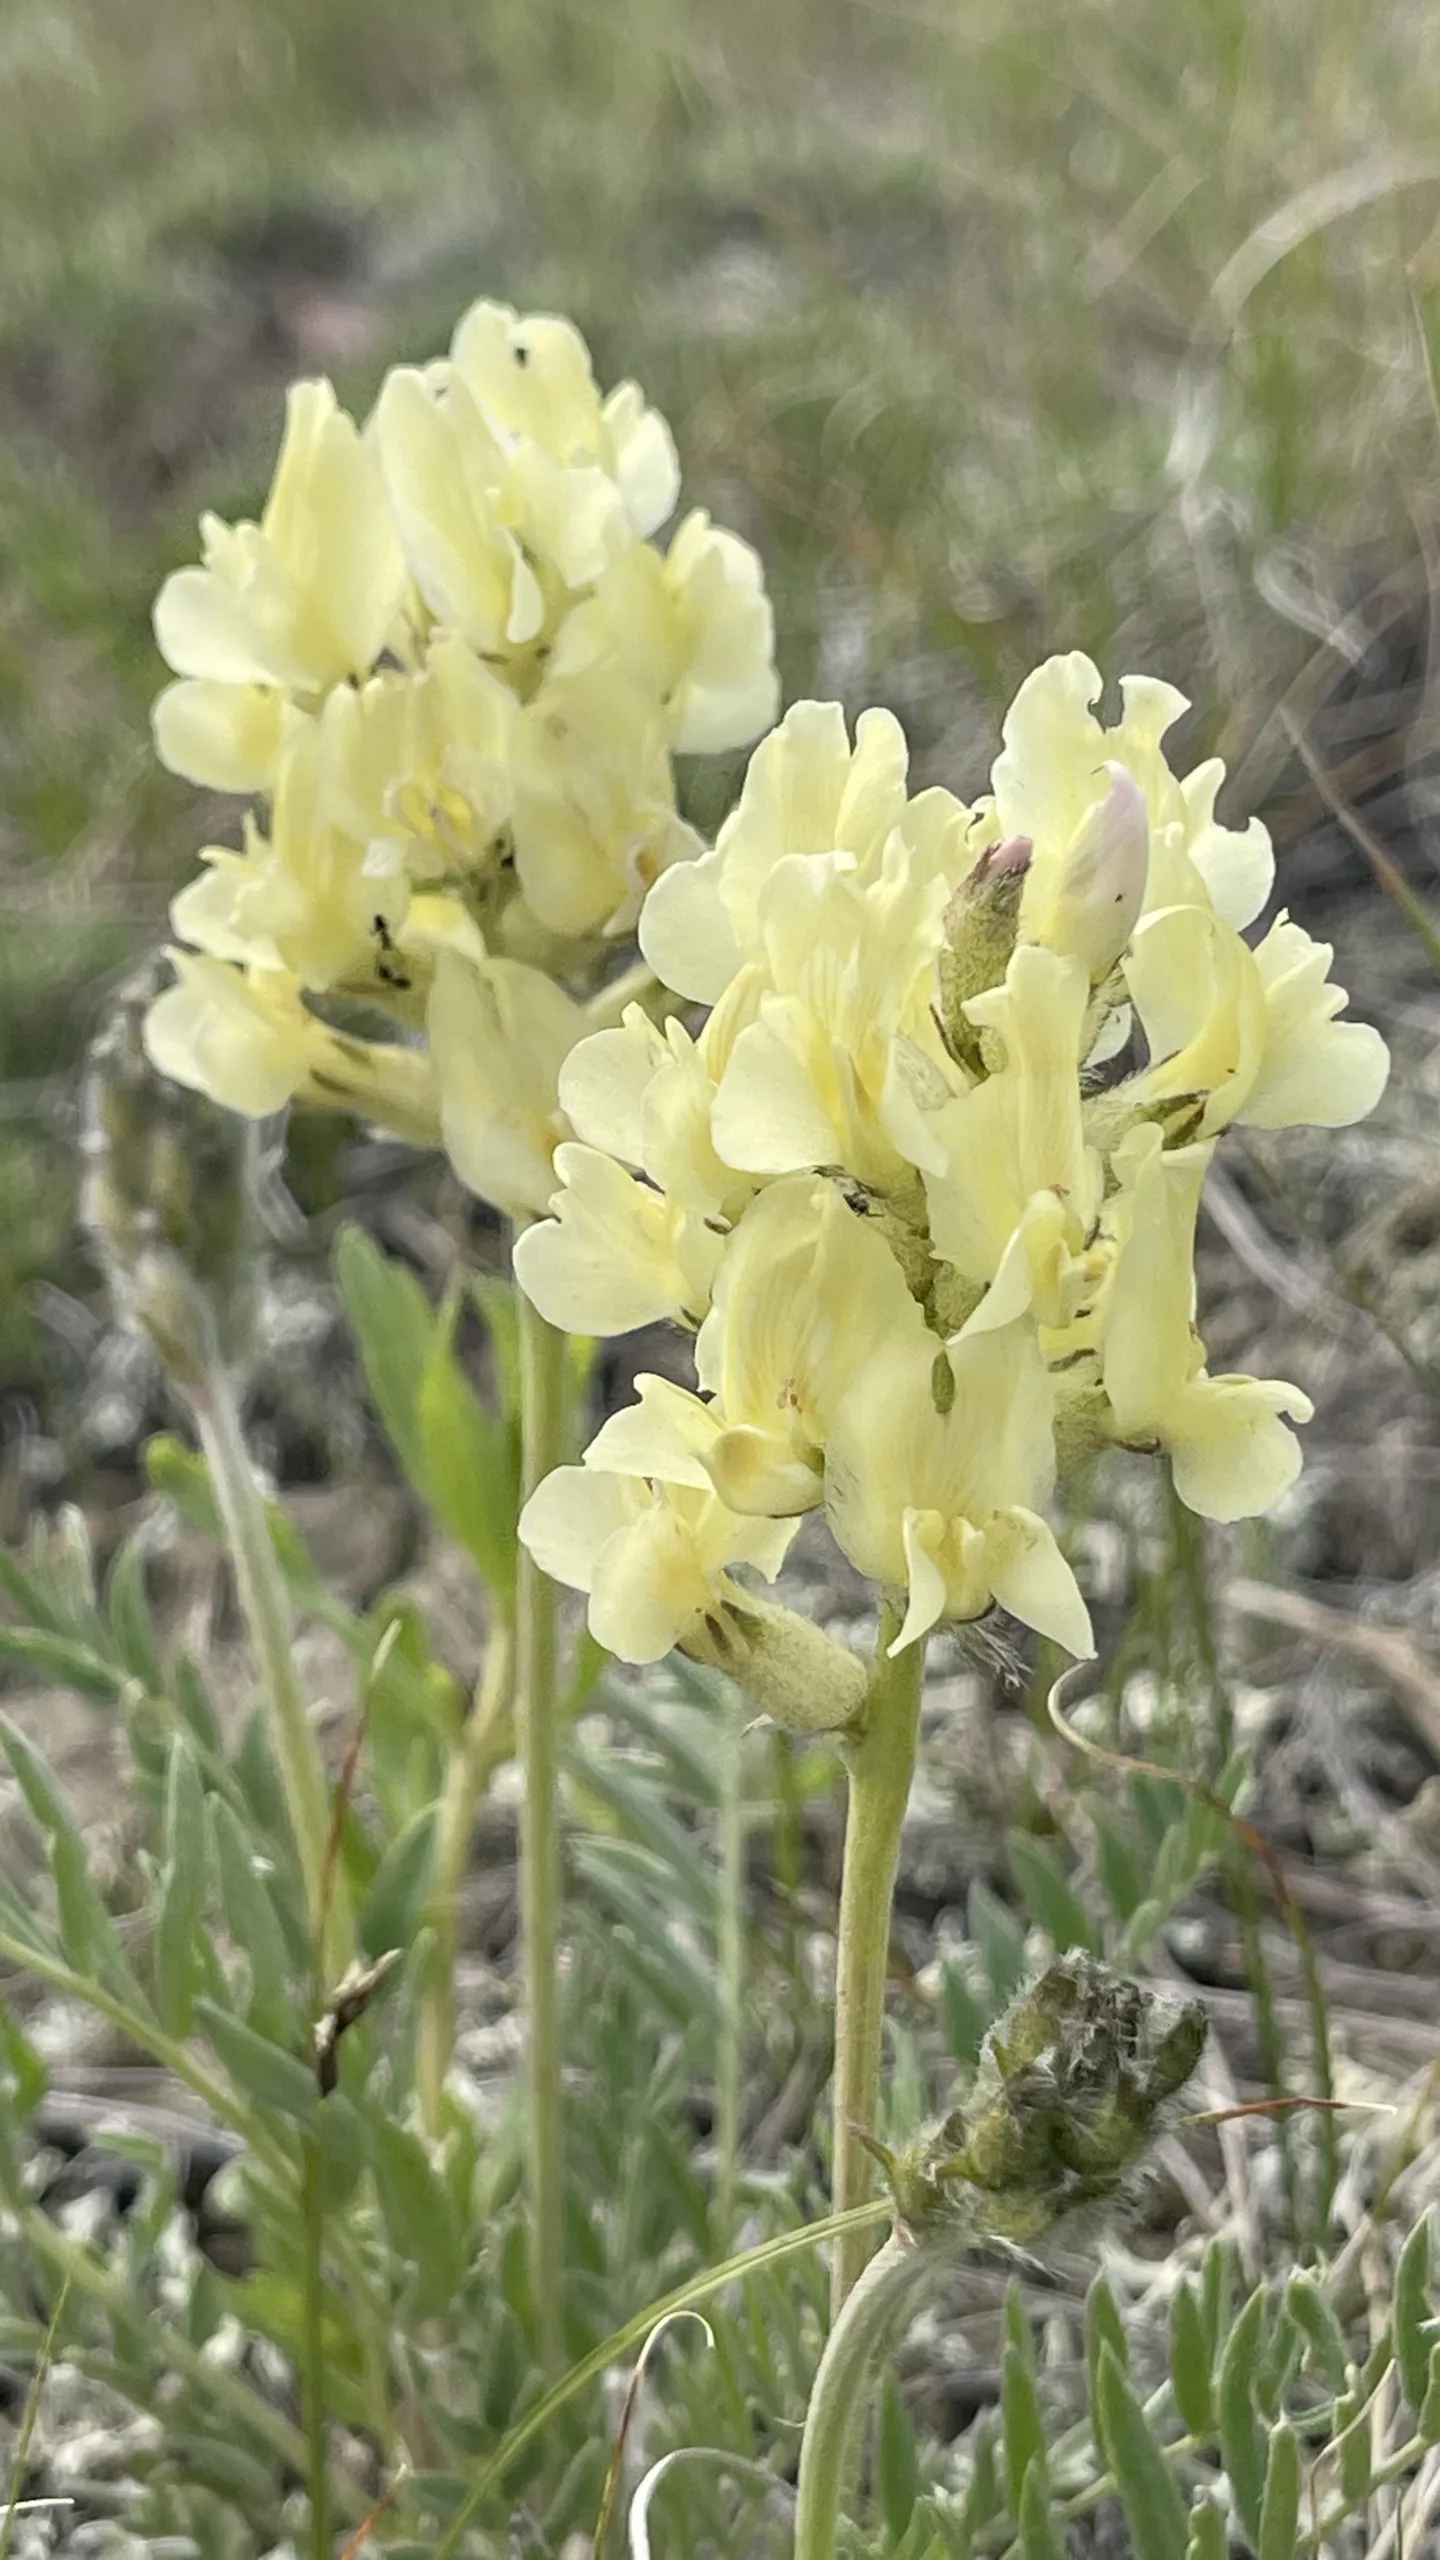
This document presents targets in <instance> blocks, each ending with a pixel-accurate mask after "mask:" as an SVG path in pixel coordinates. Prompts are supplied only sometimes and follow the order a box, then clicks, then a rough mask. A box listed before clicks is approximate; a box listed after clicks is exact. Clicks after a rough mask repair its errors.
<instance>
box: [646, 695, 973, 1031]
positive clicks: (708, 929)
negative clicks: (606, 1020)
mask: <svg viewBox="0 0 1440 2560" xmlns="http://www.w3.org/2000/svg"><path fill="white" fill-rule="evenodd" d="M907 765H908V755H907V750H906V746H905V737H904V732H903V731H902V729H901V727H900V723H899V722H898V720H896V719H895V717H894V715H893V713H891V712H889V711H864V712H862V713H861V715H860V718H859V720H858V722H857V723H856V729H855V742H854V745H853V747H852V745H851V742H850V737H849V733H848V731H847V729H846V726H845V715H844V713H843V711H842V710H841V709H840V706H839V704H838V703H834V702H798V703H796V704H794V705H793V707H792V708H791V709H790V710H789V711H787V713H786V715H785V717H784V719H783V720H782V721H781V723H780V726H779V728H778V729H775V730H773V731H772V732H771V734H770V736H769V737H768V738H765V739H762V741H761V743H760V745H759V746H758V747H757V748H756V750H755V753H754V754H753V756H752V757H751V759H750V765H749V770H748V772H747V773H746V776H745V784H744V788H743V790H742V792H741V795H740V799H739V802H738V805H737V806H736V808H735V809H734V810H733V812H732V813H731V815H730V817H728V818H727V819H726V821H725V824H724V826H723V827H722V828H721V830H720V833H719V836H718V838H717V840H716V844H715V849H714V851H713V852H712V853H708V854H706V855H705V856H704V857H703V859H702V860H701V861H699V862H695V863H690V864H688V865H687V866H686V868H685V869H684V870H683V871H676V872H675V873H673V874H672V875H670V876H669V877H668V878H667V879H666V880H664V881H663V882H661V883H659V884H657V886H656V888H655V889H654V891H653V892H652V894H651V896H650V897H649V898H648V899H647V901H646V905H645V911H644V914H643V916H642V918H641V922H640V947H641V950H642V951H643V952H644V954H645V957H646V959H647V960H648V961H649V962H650V965H651V967H652V968H653V970H654V971H655V974H656V976H657V978H659V979H660V980H661V982H662V984H663V985H665V986H667V987H673V988H674V990H675V992H676V994H677V995H682V996H690V997H692V998H694V999H695V1000H696V1001H698V1002H700V1003H704V1004H714V1003H716V1002H717V1001H718V1000H719V998H720V997H721V996H722V995H723V994H724V992H725V990H726V988H727V987H728V986H729V985H730V983H731V980H732V979H733V978H734V977H736V976H737V974H738V973H739V971H740V969H741V968H742V967H743V966H744V965H745V963H746V962H747V961H755V960H758V959H760V958H761V957H762V954H763V950H764V943H763V935H762V927H761V901H762V897H763V895H764V892H765V890H766V887H767V884H768V883H769V880H770V876H771V874H772V872H773V871H774V870H775V868H776V866H777V865H778V864H779V863H781V862H783V861H785V860H786V859H787V857H788V856H790V855H795V854H799V855H810V854H837V853H840V854H848V855H850V856H852V857H853V867H854V869H855V871H856V873H857V876H858V880H859V882H860V884H861V885H862V886H863V885H864V883H865V882H866V881H867V880H868V879H869V878H870V877H871V876H872V874H873V873H874V871H875V869H876V868H877V866H878V864H879V862H880V860H881V857H882V856H883V853H884V849H885V846H886V844H887V842H888V840H889V838H890V836H891V835H892V833H893V832H894V830H895V829H896V828H897V827H899V826H900V824H901V821H902V819H904V820H907V823H908V826H909V832H910V836H911V838H912V842H913V841H916V840H918V842H920V843H923V845H924V847H925V850H926V856H927V861H928V862H929V864H930V866H931V867H932V868H935V869H937V870H939V869H941V868H942V867H943V862H942V859H941V858H940V856H939V854H938V853H937V850H936V849H937V847H940V846H942V845H947V846H950V847H952V848H953V850H952V852H951V854H950V865H951V870H952V871H953V878H954V879H957V880H958V879H959V878H960V877H961V876H962V874H963V872H964V870H966V869H968V867H969V861H970V860H971V859H973V854H970V855H966V854H964V853H963V852H962V850H961V848H962V846H963V845H964V842H965V838H966V833H967V830H968V829H969V827H970V823H971V814H970V812H969V811H968V810H967V809H964V808H963V807H962V806H961V804H960V803H959V802H958V801H956V800H954V799H952V798H951V796H950V794H949V793H948V792H924V793H922V794H921V795H920V797H919V799H918V800H915V801H910V802H908V803H907V800H906V795H905V782H906V771H907ZM975 850H977V851H978V847H976V848H975ZM911 868H912V869H913V868H915V865H914V863H913V861H912V865H911Z"/></svg>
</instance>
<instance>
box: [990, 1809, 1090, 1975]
mask: <svg viewBox="0 0 1440 2560" xmlns="http://www.w3.org/2000/svg"><path fill="white" fill-rule="evenodd" d="M1006 1846H1007V1848H1008V1849H1009V1852H1010V1868H1011V1873H1012V1874H1013V1876H1014V1878H1015V1886H1016V1890H1017V1892H1018V1893H1019V1896H1020V1899H1021V1901H1022V1902H1023V1903H1024V1905H1025V1908H1026V1910H1027V1911H1028V1912H1029V1913H1030V1916H1031V1918H1032V1919H1033V1920H1035V1921H1036V1922H1037V1923H1038V1925H1039V1926H1040V1927H1041V1928H1042V1929H1043V1930H1044V1932H1045V1935H1046V1937H1047V1938H1048V1939H1049V1941H1050V1944H1051V1945H1052V1947H1053V1948H1054V1949H1055V1952H1056V1954H1057V1955H1062V1956H1063V1955H1065V1954H1068V1952H1069V1950H1070V1948H1071V1947H1083V1948H1084V1949H1085V1951H1086V1953H1087V1955H1092V1956H1098V1954H1099V1953H1100V1942H1099V1938H1098V1936H1097V1934H1096V1930H1095V1924H1094V1922H1093V1921H1092V1920H1091V1918H1090V1915H1089V1913H1088V1911H1087V1910H1086V1908H1085V1905H1084V1904H1083V1902H1082V1901H1081V1900H1080V1897H1079V1895H1078V1894H1077V1893H1076V1892H1075V1890H1074V1888H1073V1886H1072V1885H1071V1883H1070V1879H1069V1877H1068V1876H1067V1875H1066V1873H1065V1870H1064V1868H1063V1867H1062V1866H1061V1864H1060V1861H1059V1859H1058V1858H1057V1857H1056V1855H1055V1852H1054V1850H1053V1849H1051V1848H1050V1847H1048V1846H1047V1844H1046V1843H1045V1842H1044V1841H1043V1840H1037V1839H1036V1837H1035V1835H1034V1833H1033V1832H1031V1831H1011V1832H1009V1833H1008V1834H1007V1835H1006Z"/></svg>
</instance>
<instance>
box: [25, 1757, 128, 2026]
mask: <svg viewBox="0 0 1440 2560" xmlns="http://www.w3.org/2000/svg"><path fill="white" fill-rule="evenodd" d="M0 1747H3V1749H4V1752H5V1757H6V1759H7V1760H8V1761H9V1763H10V1766H11V1769H12V1770H13V1772H14V1775H15V1780H16V1783H17V1785H18V1786H19V1789H20V1792H21V1794H22V1795H23V1797H24V1798H25V1802H26V1805H27V1807H28V1809H29V1812H30V1815H31V1818H32V1820H33V1821H34V1822H35V1824H36V1826H37V1827H38V1829H39V1830H40V1831H41V1832H42V1833H43V1835H44V1838H45V1845H46V1850H47V1854H48V1856H49V1860H50V1872H51V1875H52V1877H53V1878H54V1882H55V1900H56V1906H57V1914H58V1920H59V1928H60V1944H61V1946H62V1948H63V1950H64V1953H65V1958H66V1961H67V1963H69V1964H70V1965H72V1966H73V1967H74V1969H75V1971H76V1972H77V1973H95V1974H99V1975H100V1976H101V1977H102V1979H103V1980H105V1981H106V1982H108V1983H109V1984H110V1986H111V1988H112V1989H114V1990H122V1991H123V1992H124V1993H125V1995H126V1997H127V1998H128V1999H132V2000H134V2001H135V2002H136V2003H137V2004H138V2006H139V2007H141V2008H142V2009H143V2008H145V2007H148V2005H149V2004H148V2002H147V2001H146V1999H145V1996H144V1993H143V1992H142V1991H141V1989H140V1985H139V1983H138V1982H137V1981H136V1979H135V1975H134V1973H133V1972H132V1970H131V1967H130V1963H129V1960H128V1958H127V1956H126V1954H125V1951H124V1949H123V1947H122V1946H121V1944H120V1939H119V1935H118V1933H117V1931H116V1928H115V1923H114V1921H113V1920H112V1919H111V1917H110V1914H109V1912H108V1911H107V1910H106V1908H105V1905H104V1903H103V1901H102V1900H101V1898H100V1894H99V1892H98V1891H97V1889H96V1886H95V1882H94V1879H93V1877H92V1876H91V1873H90V1861H89V1859H88V1858H87V1856H86V1854H85V1844H84V1841H83V1840H82V1839H81V1837H80V1831H79V1827H78V1825H77V1823H76V1820H75V1817H74V1815H73V1813H72V1812H71V1810H70V1807H69V1805H68V1804H67V1803H66V1801H65V1797H64V1795H63V1794H62V1792H61V1790H60V1788H59V1787H58V1786H57V1784H56V1782H55V1778H54V1775H53V1773H52V1771H51V1769H50V1767H49V1765H48V1763H47V1762H46V1761H45V1760H43V1759H42V1758H41V1755H40V1753H39V1752H38V1751H37V1750H35V1748H34V1746H33V1745H32V1744H31V1743H29V1742H27V1740H26V1738H25V1736H24V1734H23V1733H21V1732H20V1730H19V1728H18V1727H17V1726H15V1725H13V1724H12V1723H11V1721H10V1719H9V1717H8V1716H0Z"/></svg>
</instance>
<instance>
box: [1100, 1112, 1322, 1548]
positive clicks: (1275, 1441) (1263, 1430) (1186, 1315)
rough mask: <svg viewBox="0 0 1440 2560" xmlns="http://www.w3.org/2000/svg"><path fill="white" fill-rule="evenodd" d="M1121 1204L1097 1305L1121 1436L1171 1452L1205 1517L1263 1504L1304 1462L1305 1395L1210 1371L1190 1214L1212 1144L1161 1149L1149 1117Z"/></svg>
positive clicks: (1238, 1516)
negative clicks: (1299, 1425) (1115, 1245)
mask: <svg viewBox="0 0 1440 2560" xmlns="http://www.w3.org/2000/svg"><path fill="white" fill-rule="evenodd" d="M1124 1153H1125V1156H1126V1158H1127V1159H1128V1161H1127V1162H1126V1163H1125V1165H1124V1168H1123V1169H1124V1171H1125V1173H1126V1174H1127V1176H1128V1177H1129V1179H1128V1181H1127V1184H1126V1193H1127V1209H1128V1214H1127V1216H1126V1218H1125V1223H1124V1227H1123V1229H1122V1236H1121V1242H1120V1248H1119V1252H1118V1254H1117V1256H1116V1258H1115V1261H1114V1264H1113V1267H1112V1270H1111V1273H1110V1277H1109V1280H1108V1283H1107V1287H1106V1291H1105V1296H1104V1299H1103V1301H1102V1306H1101V1313H1100V1339H1101V1370H1102V1375H1103V1378H1104V1384H1105V1393H1106V1395H1107V1397H1108V1398H1109V1402H1110V1408H1111V1414H1112V1428H1113V1432H1114V1436H1115V1438H1116V1439H1117V1440H1121V1441H1124V1442H1125V1443H1126V1444H1127V1445H1129V1446H1131V1447H1141V1448H1155V1447H1159V1448H1161V1449H1163V1450H1165V1452H1166V1453H1167V1455H1168V1457H1169V1459H1170V1463H1171V1467H1172V1469H1173V1471H1174V1476H1175V1490H1176V1492H1177V1493H1178V1494H1179V1496H1180V1499H1181V1501H1182V1502H1184V1503H1186V1504H1188V1506H1189V1508H1190V1509H1191V1510H1192V1511H1198V1512H1201V1513H1202V1514H1203V1515H1204V1517H1205V1518H1206V1519H1208V1520H1244V1519H1248V1518H1249V1517H1250V1516H1251V1515H1252V1513H1255V1512H1260V1511H1268V1510H1270V1509H1271V1507H1272V1506H1273V1505H1274V1504H1275V1503H1277V1502H1278V1501H1279V1500H1280V1498H1281V1496H1282V1495H1283V1494H1285V1493H1286V1492H1288V1490H1289V1488H1290V1486H1291V1485H1292V1484H1293V1483H1294V1481H1295V1478H1296V1476H1297V1475H1298V1474H1299V1472H1300V1444H1299V1442H1298V1441H1297V1439H1296V1437H1295V1434H1294V1432H1293V1431H1290V1430H1288V1429H1287V1427H1286V1419H1285V1418H1286V1417H1288V1419H1289V1420H1290V1421H1291V1422H1308V1421H1309V1420H1310V1417H1311V1413H1312V1411H1313V1408H1312V1406H1311V1403H1310V1399H1309V1397H1308V1396H1305V1395H1302V1394H1301V1392H1300V1389H1299V1388H1298V1387H1292V1386H1289V1385H1287V1384H1286V1382H1285V1381H1284V1380H1283V1379H1280V1378H1247V1377H1220V1378H1212V1377H1210V1376H1208V1375H1207V1373H1206V1369H1205V1350H1204V1345H1203V1343H1202V1342H1201V1341H1200V1338H1199V1336H1198V1334H1197V1333H1196V1331H1195V1328H1194V1301H1195V1279H1194V1250H1195V1219H1196V1213H1197V1211H1198V1208H1199V1204H1200V1192H1201V1189H1202V1186H1203V1184H1204V1180H1205V1174H1206V1170H1207V1168H1208V1165H1209V1162H1210V1155H1211V1150H1210V1148H1209V1147H1208V1146H1189V1147H1177V1148H1174V1149H1172V1150H1170V1151H1168V1152H1167V1151H1166V1150H1165V1149H1164V1148H1163V1146H1162V1144H1161V1137H1160V1132H1159V1130H1158V1129H1155V1128H1142V1129H1137V1130H1135V1131H1134V1132H1133V1133H1132V1134H1131V1136H1130V1137H1129V1138H1128V1139H1127V1140H1126V1142H1125V1150H1124Z"/></svg>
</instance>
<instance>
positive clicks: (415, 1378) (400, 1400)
mask: <svg viewBox="0 0 1440 2560" xmlns="http://www.w3.org/2000/svg"><path fill="white" fill-rule="evenodd" d="M335 1278H336V1281H337V1283H338V1285H339V1290H340V1295H341V1297H342V1298H343V1299H344V1302H345V1312H346V1314H347V1316H348V1317H349V1319H350V1323H351V1327H352V1329H353V1331H354V1335H355V1340H356V1343H357V1344H358V1346H359V1351H360V1362H361V1366H362V1368H363V1369H364V1371H365V1383H366V1385H367V1386H368V1388H369V1390H370V1394H371V1397H372V1398H373V1400H374V1405H375V1410H376V1412H377V1413H378V1415H379V1416H380V1420H381V1421H382V1423H383V1424H384V1426H385V1429H386V1432H387V1433H388V1435H389V1438H390V1440H391V1442H392V1444H393V1446H394V1450H395V1454H396V1456H397V1457H398V1459H399V1461H400V1464H401V1466H402V1467H403V1468H404V1470H405V1473H406V1475H407V1476H408V1477H409V1479H410V1482H411V1484H412V1485H413V1486H414V1487H415V1490H416V1492H417V1493H420V1494H424V1492H425V1445H424V1436H423V1433H422V1431H421V1427H420V1392H421V1388H422V1386H423V1384H424V1378H425V1364H426V1361H427V1359H428V1358H429V1354H430V1345H431V1342H432V1340H433V1338H434V1334H435V1310H434V1308H433V1306H432V1305H431V1303H430V1300H429V1299H428V1297H427V1296H426V1294H425V1291H424V1290H423V1288H422V1287H421V1285H420V1283H419V1281H418V1280H417V1279H416V1278H415V1275H414V1273H413V1272H411V1271H407V1270H405V1268H404V1266H403V1265H402V1264H400V1263H398V1262H392V1261H391V1260H390V1259H389V1257H388V1256H387V1255H386V1254H383V1253H382V1252H381V1250H380V1248H379V1246H378V1245H377V1244H376V1243H375V1242H374V1241H373V1240H372V1238H371V1237H369V1236H367V1235H366V1233H365V1231H364V1229H363V1228H362V1227H342V1228H341V1230H340V1235H339V1237H338V1239H337V1242H336V1246H335Z"/></svg>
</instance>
